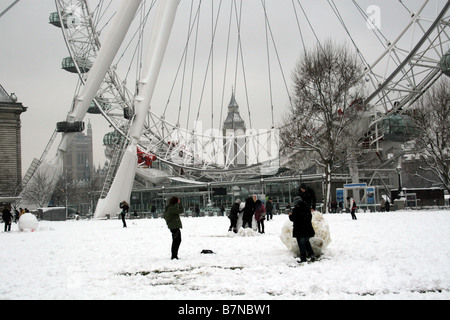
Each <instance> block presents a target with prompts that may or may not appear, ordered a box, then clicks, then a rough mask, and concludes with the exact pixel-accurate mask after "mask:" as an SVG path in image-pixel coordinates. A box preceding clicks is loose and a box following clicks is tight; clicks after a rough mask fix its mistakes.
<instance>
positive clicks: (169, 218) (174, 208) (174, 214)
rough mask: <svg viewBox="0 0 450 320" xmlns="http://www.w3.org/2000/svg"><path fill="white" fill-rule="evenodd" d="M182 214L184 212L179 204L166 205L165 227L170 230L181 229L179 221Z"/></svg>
mask: <svg viewBox="0 0 450 320" xmlns="http://www.w3.org/2000/svg"><path fill="white" fill-rule="evenodd" d="M183 212H184V210H183V206H182V205H181V204H175V205H168V206H167V207H166V210H165V211H164V219H165V220H166V223H167V227H168V228H169V229H170V230H174V229H181V228H183V225H182V224H181V219H180V214H182V213H183Z"/></svg>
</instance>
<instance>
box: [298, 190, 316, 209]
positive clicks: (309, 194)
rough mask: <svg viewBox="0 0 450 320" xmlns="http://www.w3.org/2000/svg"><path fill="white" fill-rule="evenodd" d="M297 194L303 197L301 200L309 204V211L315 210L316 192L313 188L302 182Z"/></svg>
mask: <svg viewBox="0 0 450 320" xmlns="http://www.w3.org/2000/svg"><path fill="white" fill-rule="evenodd" d="M299 196H300V197H301V198H302V199H303V202H304V203H306V205H307V206H309V208H310V210H311V212H314V211H316V202H317V199H316V193H315V192H314V190H313V189H311V188H310V187H308V186H307V185H306V184H304V183H302V184H301V185H300V188H299Z"/></svg>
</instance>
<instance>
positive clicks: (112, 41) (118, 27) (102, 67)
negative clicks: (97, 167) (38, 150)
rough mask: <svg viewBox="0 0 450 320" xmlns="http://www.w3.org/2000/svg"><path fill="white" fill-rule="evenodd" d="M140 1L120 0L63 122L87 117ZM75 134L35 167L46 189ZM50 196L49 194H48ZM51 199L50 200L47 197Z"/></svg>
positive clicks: (66, 136) (64, 138)
mask: <svg viewBox="0 0 450 320" xmlns="http://www.w3.org/2000/svg"><path fill="white" fill-rule="evenodd" d="M141 1H142V0H131V1H130V0H123V1H122V5H121V7H120V8H119V10H118V11H117V15H116V17H115V20H114V23H113V26H112V28H111V30H110V31H109V33H108V35H107V37H106V39H105V42H104V44H103V46H102V47H101V49H100V51H99V53H98V57H97V60H96V61H95V63H94V65H93V66H92V68H91V70H90V72H89V76H88V79H87V81H86V84H85V86H84V87H83V88H82V89H81V91H80V94H79V95H78V96H77V97H76V98H75V101H74V105H73V108H72V110H71V111H70V112H69V113H68V115H67V118H66V121H67V122H68V123H73V122H76V121H83V120H84V117H85V116H86V113H87V110H88V108H89V105H90V104H91V102H92V101H93V99H94V98H95V95H96V94H97V91H98V89H99V87H100V85H101V84H102V81H103V79H104V78H105V76H106V73H107V72H108V69H109V67H110V66H111V64H112V62H113V60H114V57H115V56H116V54H117V51H118V50H119V48H120V46H121V44H122V42H123V40H124V38H125V36H126V34H127V32H128V29H129V27H130V25H131V23H132V22H133V20H134V16H135V14H136V12H137V10H138V9H139V6H140V4H141ZM74 135H75V133H63V135H62V139H61V142H60V143H59V146H58V152H57V154H56V157H55V158H54V159H52V160H50V161H47V162H44V163H42V164H41V165H40V167H39V168H38V169H37V173H38V174H37V175H36V174H35V176H43V177H45V179H46V181H48V182H49V183H50V184H51V186H50V188H49V189H52V190H54V188H55V186H56V183H57V180H58V178H59V176H60V174H61V173H62V165H63V158H64V154H65V153H66V152H67V149H68V148H69V146H70V143H71V141H72V139H73V137H74ZM27 188H33V177H32V178H31V180H30V183H28V184H27V186H25V189H24V190H23V191H22V193H24V192H26V189H27ZM48 196H49V197H51V194H50V193H49V194H48ZM48 200H50V199H48Z"/></svg>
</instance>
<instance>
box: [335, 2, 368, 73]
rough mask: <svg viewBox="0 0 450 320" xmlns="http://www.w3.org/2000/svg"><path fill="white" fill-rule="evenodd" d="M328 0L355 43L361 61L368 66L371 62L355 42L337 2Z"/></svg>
mask: <svg viewBox="0 0 450 320" xmlns="http://www.w3.org/2000/svg"><path fill="white" fill-rule="evenodd" d="M327 2H328V4H329V5H330V7H331V9H332V10H333V12H334V14H335V15H336V17H337V18H338V20H339V22H340V23H341V25H342V27H343V28H344V30H345V32H346V33H347V35H348V36H349V38H350V41H351V42H352V43H353V46H354V47H355V49H356V52H357V54H358V56H359V57H360V59H361V61H362V62H363V63H364V65H365V66H367V67H368V66H369V63H368V62H367V60H366V58H364V56H363V54H362V53H361V50H359V47H358V45H357V44H356V42H355V39H353V37H352V35H351V33H350V31H349V30H348V28H347V25H346V24H345V21H344V19H343V18H342V15H341V13H340V11H339V9H338V7H337V6H336V3H335V2H334V0H327Z"/></svg>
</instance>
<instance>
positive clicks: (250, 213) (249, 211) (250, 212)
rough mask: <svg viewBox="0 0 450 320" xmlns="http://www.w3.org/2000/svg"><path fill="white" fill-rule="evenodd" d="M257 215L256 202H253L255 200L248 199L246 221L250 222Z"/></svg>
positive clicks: (245, 211) (245, 209)
mask: <svg viewBox="0 0 450 320" xmlns="http://www.w3.org/2000/svg"><path fill="white" fill-rule="evenodd" d="M254 214H255V201H253V198H251V197H250V198H247V200H245V207H244V220H246V221H248V220H250V219H251V218H252V217H253V215H254Z"/></svg>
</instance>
